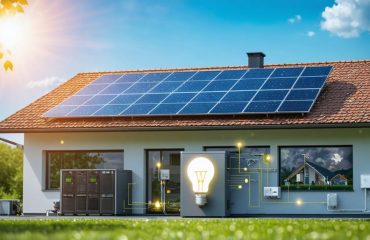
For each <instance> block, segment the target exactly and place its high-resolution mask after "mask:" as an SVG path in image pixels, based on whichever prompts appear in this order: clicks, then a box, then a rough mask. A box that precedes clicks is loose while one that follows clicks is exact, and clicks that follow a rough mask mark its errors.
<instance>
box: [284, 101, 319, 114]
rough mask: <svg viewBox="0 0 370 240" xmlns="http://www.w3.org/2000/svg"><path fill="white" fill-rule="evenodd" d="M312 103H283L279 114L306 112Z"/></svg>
mask: <svg viewBox="0 0 370 240" xmlns="http://www.w3.org/2000/svg"><path fill="white" fill-rule="evenodd" d="M312 103H313V101H284V102H283V104H282V105H281V107H280V109H279V112H308V111H309V110H310V108H311V106H312Z"/></svg>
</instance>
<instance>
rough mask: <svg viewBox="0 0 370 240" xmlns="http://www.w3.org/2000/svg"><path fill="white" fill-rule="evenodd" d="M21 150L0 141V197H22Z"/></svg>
mask: <svg viewBox="0 0 370 240" xmlns="http://www.w3.org/2000/svg"><path fill="white" fill-rule="evenodd" d="M22 171H23V151H22V150H21V149H19V148H14V147H10V146H9V145H7V144H4V143H0V176H1V177H0V198H16V199H22V185H23V181H22V179H23V177H22Z"/></svg>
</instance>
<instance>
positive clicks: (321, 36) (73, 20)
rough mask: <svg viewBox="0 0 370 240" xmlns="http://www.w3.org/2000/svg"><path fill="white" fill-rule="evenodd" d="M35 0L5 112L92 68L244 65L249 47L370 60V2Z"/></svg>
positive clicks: (5, 79) (1, 90)
mask: <svg viewBox="0 0 370 240" xmlns="http://www.w3.org/2000/svg"><path fill="white" fill-rule="evenodd" d="M29 2H30V5H29V6H28V7H27V8H26V9H25V11H26V14H25V17H24V18H23V20H24V21H29V22H33V25H30V26H31V30H30V31H29V34H31V35H32V39H33V42H31V41H27V39H26V40H24V42H25V43H26V46H27V47H26V48H27V49H28V50H27V51H24V52H23V53H22V52H21V51H18V52H17V51H15V52H14V54H13V58H14V62H15V69H14V72H11V73H9V72H7V73H4V72H0V101H1V103H2V104H1V105H0V106H1V107H0V119H4V118H6V117H7V116H9V115H10V114H12V113H14V112H15V111H17V110H19V109H20V108H22V107H24V106H26V105H27V104H30V103H31V102H32V101H34V100H35V99H37V98H38V97H40V96H42V95H43V94H45V93H46V92H48V91H50V90H51V89H53V88H54V87H56V86H57V85H58V84H60V83H61V82H63V81H66V80H68V79H69V78H71V77H72V76H74V75H75V74H77V73H78V72H84V71H105V70H124V69H148V68H182V67H205V66H231V65H245V64H246V62H247V58H246V55H245V53H246V52H247V51H263V52H264V53H265V54H266V55H267V57H266V60H265V61H266V63H295V62H317V61H338V60H357V59H370V47H369V43H370V3H369V0H336V1H334V0H310V1H304V0H280V1H271V0H258V1H248V0H244V1H243V0H233V1H230V0H229V1H226V0H217V1H210V0H201V1H200V0H198V1H195V0H189V1H186V0H167V1H165V0H162V1H153V0H151V1H149V0H143V1H140V0H124V1H119V0H111V1H102V0H79V1H73V4H71V3H70V2H69V1H48V3H47V4H45V1H43V0H30V1H29ZM67 2H68V4H67ZM48 4H49V5H48ZM31 19H32V20H31ZM27 44H29V45H27ZM30 49H31V50H32V51H31V50H30ZM6 137H9V138H11V139H15V140H17V141H19V142H22V141H23V140H22V136H19V135H17V136H9V135H6Z"/></svg>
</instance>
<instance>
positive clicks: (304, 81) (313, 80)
mask: <svg viewBox="0 0 370 240" xmlns="http://www.w3.org/2000/svg"><path fill="white" fill-rule="evenodd" d="M325 80H326V77H300V78H299V79H298V80H297V83H296V84H295V85H294V88H322V86H323V85H324V83H325Z"/></svg>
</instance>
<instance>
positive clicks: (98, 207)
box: [60, 169, 132, 215]
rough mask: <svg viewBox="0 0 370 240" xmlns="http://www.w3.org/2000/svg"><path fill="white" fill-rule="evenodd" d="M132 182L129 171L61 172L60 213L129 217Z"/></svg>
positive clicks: (68, 170) (76, 170) (70, 170)
mask: <svg viewBox="0 0 370 240" xmlns="http://www.w3.org/2000/svg"><path fill="white" fill-rule="evenodd" d="M131 179H132V172H131V171H129V170H117V169H64V170H61V196H60V199H61V203H60V204H61V214H65V215H79V214H80V215H130V214H131V207H130V203H131V202H132V201H131V196H132V193H131V192H130V191H131V188H129V184H130V183H131V182H132V180H131Z"/></svg>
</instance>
